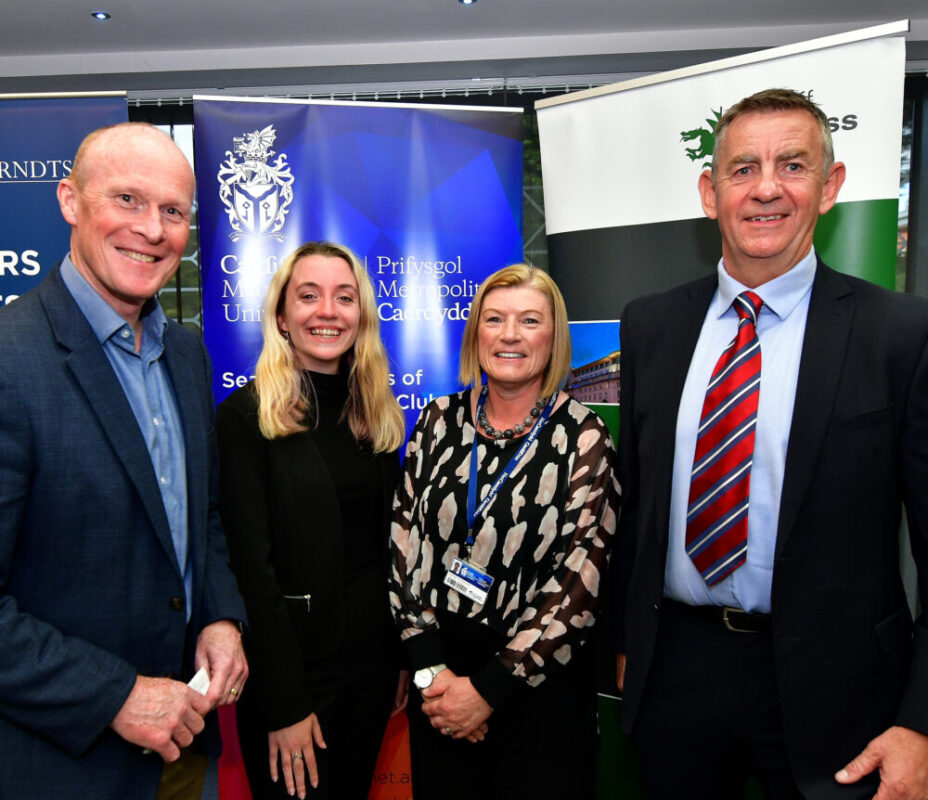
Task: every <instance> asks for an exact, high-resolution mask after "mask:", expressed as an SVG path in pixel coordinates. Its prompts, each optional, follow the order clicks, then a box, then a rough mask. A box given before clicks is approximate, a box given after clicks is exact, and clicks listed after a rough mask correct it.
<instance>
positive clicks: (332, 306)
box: [277, 255, 361, 374]
mask: <svg viewBox="0 0 928 800" xmlns="http://www.w3.org/2000/svg"><path fill="white" fill-rule="evenodd" d="M360 321H361V306H360V303H359V298H358V282H357V280H356V279H355V277H354V273H353V272H352V271H351V267H350V266H349V264H348V262H347V261H345V259H343V258H338V257H336V256H323V255H311V256H304V257H303V258H301V259H300V260H299V261H297V262H296V264H294V266H293V272H292V273H291V275H290V280H289V281H288V282H287V286H286V288H285V289H284V304H283V310H282V311H281V312H280V313H279V314H278V315H277V325H278V327H279V328H280V330H281V331H282V332H284V333H288V334H289V335H290V343H291V345H292V346H293V352H294V354H295V355H296V359H297V361H298V363H299V365H300V366H301V367H302V368H303V369H311V370H313V371H314V372H323V373H328V374H335V373H336V372H338V367H339V364H340V363H341V358H342V356H343V355H344V354H345V353H347V352H348V351H349V350H350V349H351V347H352V346H353V345H354V343H355V339H357V338H358V326H359V324H360Z"/></svg>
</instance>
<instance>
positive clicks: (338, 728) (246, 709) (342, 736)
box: [236, 672, 398, 800]
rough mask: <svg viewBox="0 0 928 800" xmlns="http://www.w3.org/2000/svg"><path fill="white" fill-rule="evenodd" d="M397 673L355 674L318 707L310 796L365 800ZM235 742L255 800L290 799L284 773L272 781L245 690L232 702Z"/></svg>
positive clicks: (260, 724) (263, 729) (259, 722)
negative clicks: (315, 779) (318, 739)
mask: <svg viewBox="0 0 928 800" xmlns="http://www.w3.org/2000/svg"><path fill="white" fill-rule="evenodd" d="M397 677H398V676H397V674H396V673H394V672H387V673H381V674H377V675H374V676H371V677H369V678H359V679H357V680H355V681H353V682H352V683H351V684H350V686H346V687H344V688H342V689H340V690H339V691H338V692H337V693H336V694H335V695H333V696H331V697H330V698H328V699H327V701H326V703H325V705H324V707H323V708H321V709H320V710H318V711H317V712H316V713H317V716H318V717H319V722H320V725H321V726H322V735H323V738H324V739H325V743H326V749H325V750H322V749H320V748H318V747H317V748H315V752H316V763H317V765H318V768H319V788H318V789H313V788H312V786H311V785H310V783H309V777H308V775H307V778H306V789H307V797H309V798H312V800H367V796H368V793H369V792H370V787H371V778H372V777H373V774H374V766H375V765H376V763H377V755H378V753H379V752H380V745H381V741H382V740H383V734H384V730H385V728H386V726H387V721H388V720H389V718H390V711H391V709H392V706H393V699H394V697H395V696H396V683H397ZM236 716H237V719H236V721H237V723H238V735H239V743H240V744H241V747H242V760H243V761H244V763H245V771H246V773H247V774H248V783H249V785H250V786H251V794H252V797H253V799H254V800H291V798H290V795H288V794H287V787H286V784H285V783H284V779H283V775H280V776H279V778H278V781H277V783H273V782H272V781H271V776H270V767H269V761H268V758H269V751H268V744H267V734H268V729H267V725H266V724H265V722H264V718H263V716H262V715H261V711H260V709H259V708H258V707H257V703H256V701H255V698H254V696H253V693H252V696H249V692H247V691H246V692H244V693H243V694H242V698H241V700H240V701H239V702H238V704H237V705H236Z"/></svg>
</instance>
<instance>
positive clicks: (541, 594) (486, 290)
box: [390, 264, 619, 800]
mask: <svg viewBox="0 0 928 800" xmlns="http://www.w3.org/2000/svg"><path fill="white" fill-rule="evenodd" d="M569 366H570V333H569V329H568V326H567V312H566V309H565V306H564V300H563V298H562V296H561V293H560V291H559V290H558V288H557V286H556V285H555V284H554V282H553V281H552V280H551V278H550V277H549V276H548V275H547V274H546V273H544V272H541V271H540V270H536V269H533V268H531V267H529V266H526V265H524V264H517V265H514V266H510V267H506V268H504V269H502V270H500V271H498V272H496V273H494V274H493V275H491V276H490V277H489V278H487V280H486V281H485V282H484V283H483V284H482V285H481V287H480V289H479V290H478V291H477V294H476V296H475V297H474V301H473V303H472V306H471V313H470V317H469V319H468V321H467V326H466V328H465V330H464V340H463V343H462V347H461V380H462V382H464V383H470V384H471V389H470V390H468V391H465V392H461V393H458V394H455V395H450V396H448V397H443V398H440V399H438V400H435V401H433V402H432V403H431V404H430V405H429V406H428V407H427V408H426V409H424V411H423V412H422V415H421V416H420V418H419V421H418V423H417V425H416V428H415V430H414V431H413V434H412V437H411V438H410V441H409V444H408V446H407V450H406V460H405V463H404V467H403V476H402V481H401V483H400V486H399V488H398V490H397V495H396V499H395V500H394V512H395V515H394V521H393V526H392V529H391V546H392V549H393V569H392V573H391V576H390V601H391V606H392V608H393V613H394V616H395V618H396V620H397V623H398V625H399V626H400V628H401V631H402V638H403V642H404V644H405V646H406V649H407V654H408V657H409V660H410V663H411V665H412V668H413V669H414V670H415V671H416V672H415V684H416V686H417V688H418V689H419V692H413V693H411V696H410V702H409V709H408V714H409V720H410V744H411V750H412V771H413V791H414V793H415V797H416V800H432V798H440V799H441V800H452V799H453V798H457V797H461V798H468V800H472V799H473V798H474V797H475V796H482V797H494V798H495V797H506V796H508V797H516V798H519V797H525V798H532V800H538V799H539V798H546V797H551V798H555V797H558V798H559V797H572V798H582V797H590V798H592V797H593V795H594V769H595V762H594V754H595V745H596V742H595V738H596V697H595V689H594V679H593V670H592V661H591V657H590V653H589V648H583V647H581V645H582V644H583V642H584V641H585V640H586V639H587V638H588V636H589V633H590V629H591V627H592V625H593V623H594V621H595V610H596V606H597V603H598V601H599V598H600V594H601V588H602V581H603V577H604V574H605V570H606V564H607V558H608V550H609V544H610V539H611V537H612V534H613V532H614V530H615V524H616V510H617V507H618V496H619V491H618V485H617V483H616V480H615V478H614V475H613V468H614V460H615V453H614V449H613V445H612V440H611V437H610V435H609V431H608V430H607V429H606V426H605V425H604V423H603V422H602V420H601V419H600V418H599V417H598V416H597V415H596V414H595V413H594V412H593V411H591V410H590V409H588V408H586V407H585V406H583V405H581V404H580V403H578V402H576V401H575V400H572V399H571V398H570V397H568V396H567V395H566V394H565V393H564V392H562V391H560V390H559V388H558V387H559V386H560V384H561V383H562V382H563V380H564V378H565V377H566V375H567V371H568V369H569ZM484 378H485V382H484ZM469 490H470V491H469Z"/></svg>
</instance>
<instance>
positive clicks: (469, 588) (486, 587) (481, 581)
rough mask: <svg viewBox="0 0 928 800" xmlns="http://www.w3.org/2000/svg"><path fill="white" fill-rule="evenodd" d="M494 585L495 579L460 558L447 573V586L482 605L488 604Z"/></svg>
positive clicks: (452, 563) (455, 560)
mask: <svg viewBox="0 0 928 800" xmlns="http://www.w3.org/2000/svg"><path fill="white" fill-rule="evenodd" d="M492 585H493V578H492V577H491V576H490V575H488V574H487V573H486V572H481V571H480V570H479V569H477V567H475V566H474V565H473V564H469V563H468V562H466V561H463V560H461V559H460V558H456V559H454V561H452V562H451V569H449V570H448V571H447V572H446V573H445V586H450V587H451V588H452V589H454V590H455V591H456V592H458V594H462V595H464V597H466V598H467V599H468V600H473V601H474V602H475V603H479V604H480V605H483V604H484V603H486V601H487V594H489V592H490V587H491V586H492Z"/></svg>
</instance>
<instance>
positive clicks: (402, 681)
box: [390, 669, 409, 717]
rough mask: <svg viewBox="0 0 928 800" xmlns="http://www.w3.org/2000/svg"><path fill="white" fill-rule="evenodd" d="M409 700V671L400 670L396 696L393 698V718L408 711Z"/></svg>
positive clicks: (391, 714)
mask: <svg viewBox="0 0 928 800" xmlns="http://www.w3.org/2000/svg"><path fill="white" fill-rule="evenodd" d="M408 700H409V670H405V669H403V670H400V677H399V680H398V681H397V684H396V696H395V697H394V698H393V710H392V711H391V712H390V716H391V717H395V716H396V715H397V714H399V713H401V712H403V711H405V710H406V703H407V701H408Z"/></svg>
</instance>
